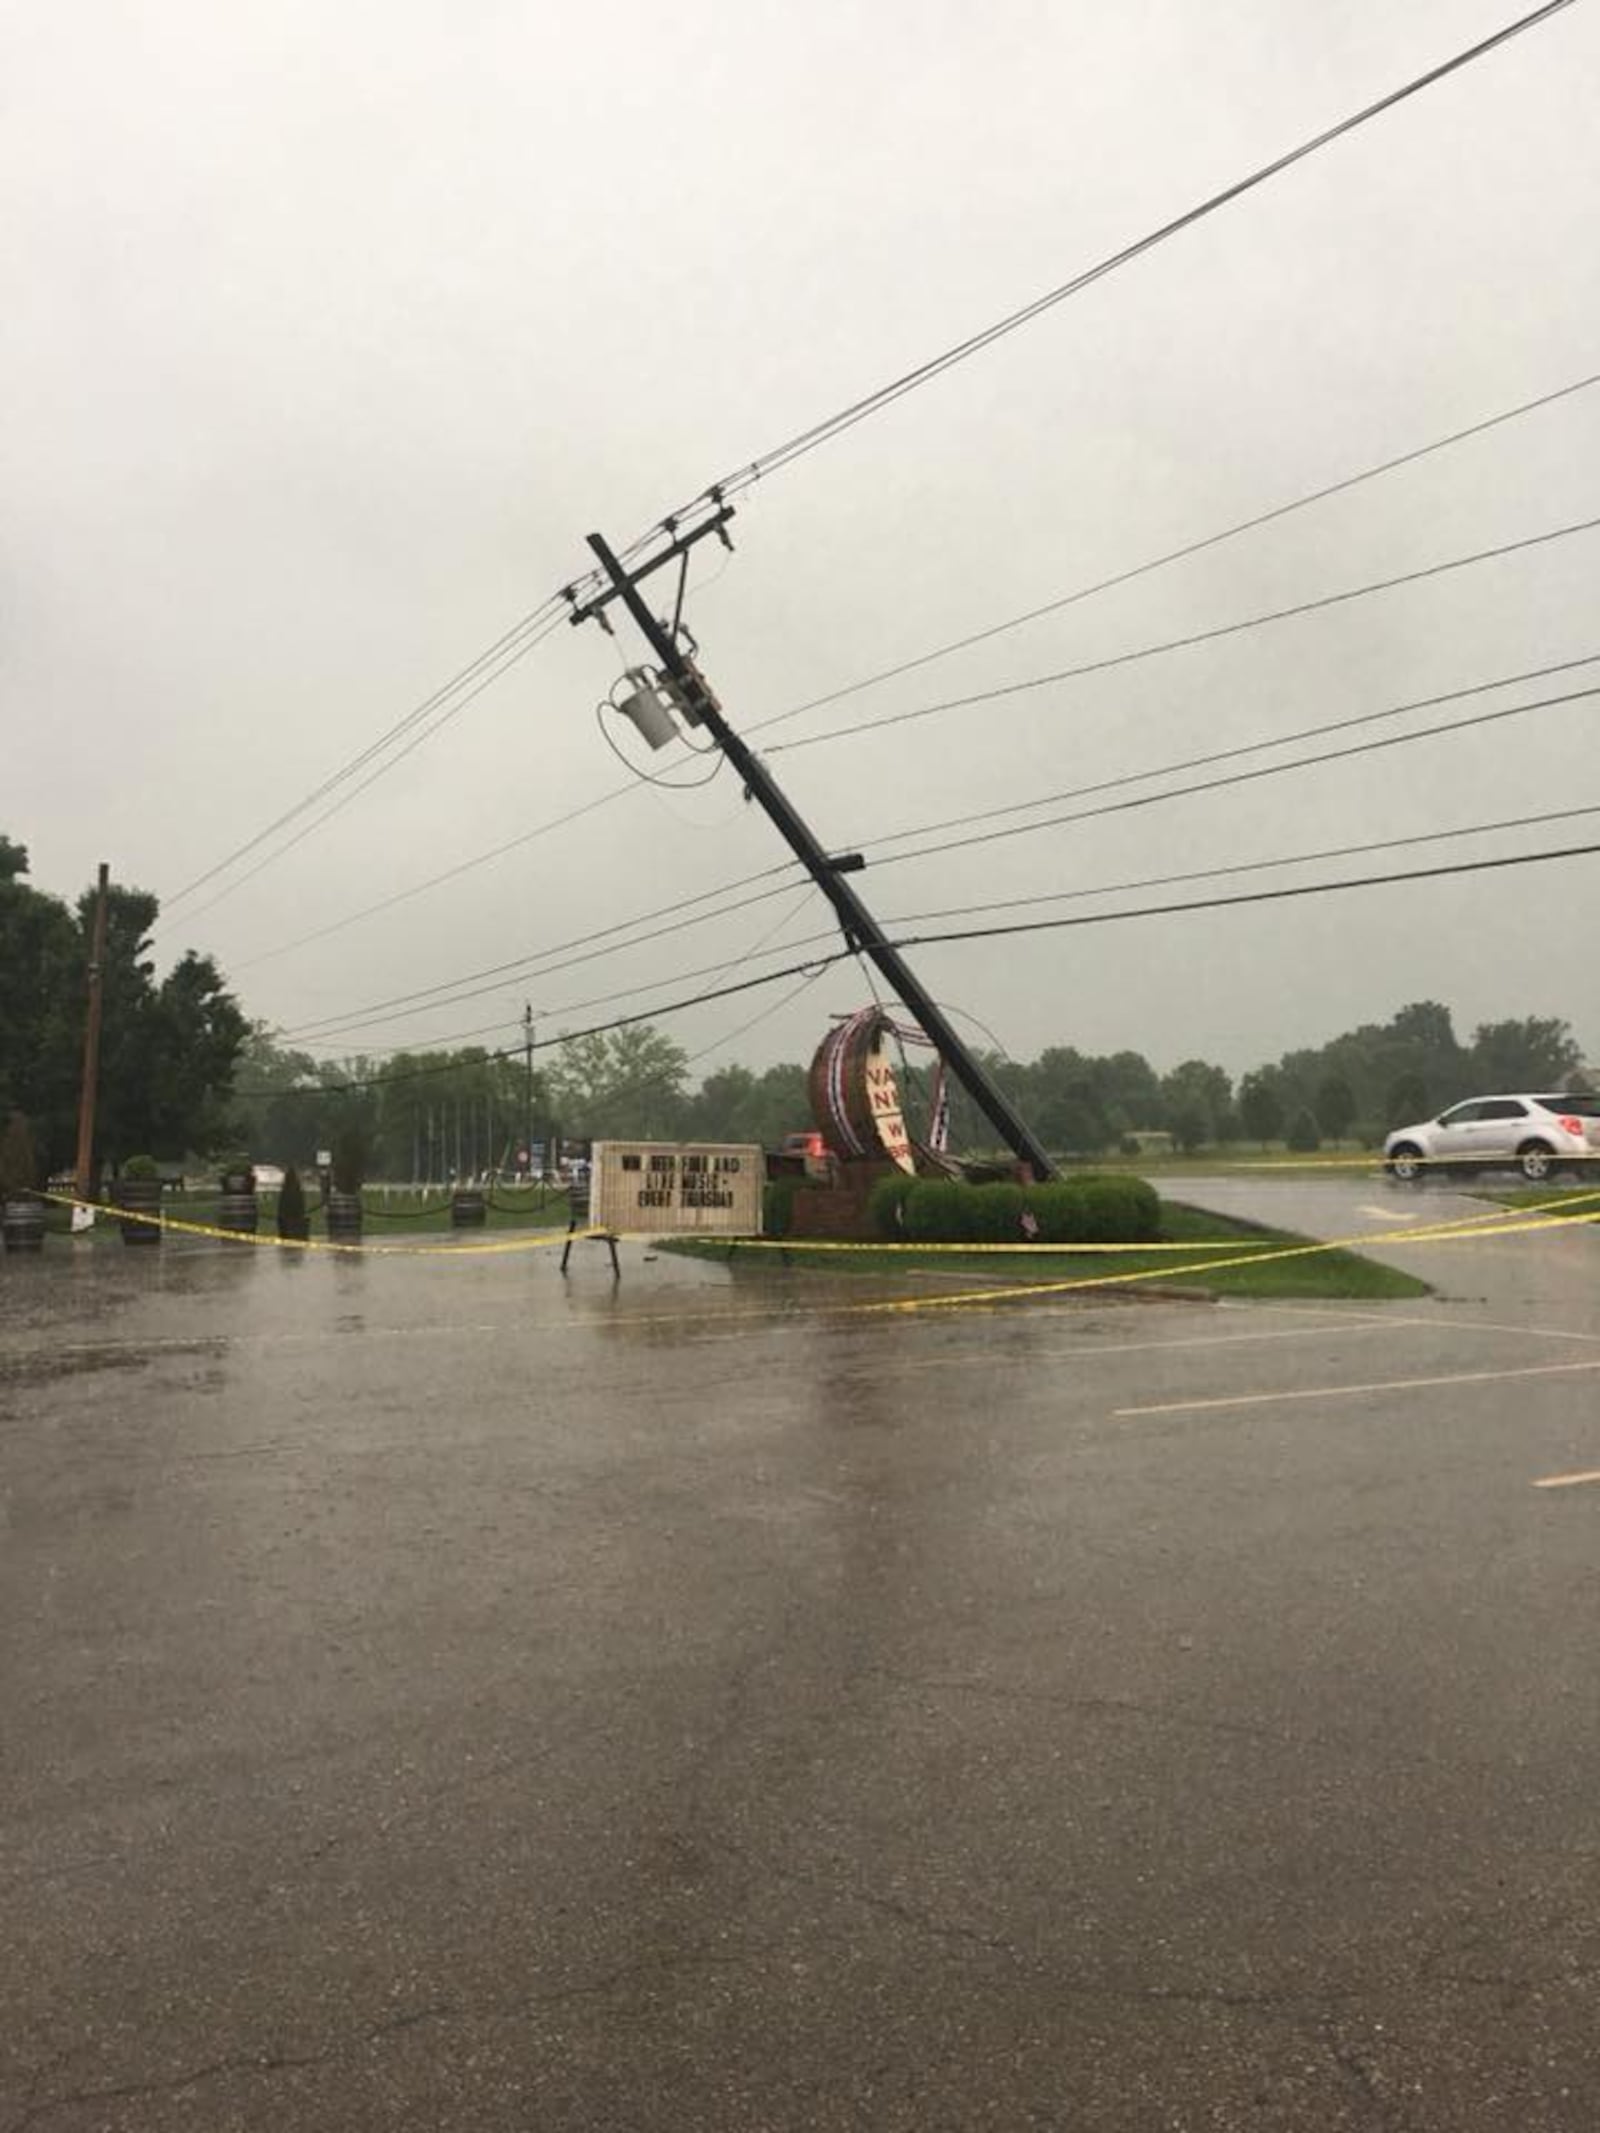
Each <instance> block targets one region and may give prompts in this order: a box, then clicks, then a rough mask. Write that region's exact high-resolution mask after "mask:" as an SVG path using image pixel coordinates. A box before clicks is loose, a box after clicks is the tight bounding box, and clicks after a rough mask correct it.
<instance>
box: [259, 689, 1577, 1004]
mask: <svg viewBox="0 0 1600 2133" xmlns="http://www.w3.org/2000/svg"><path fill="white" fill-rule="evenodd" d="M1596 659H1600V653H1589V654H1586V655H1584V657H1582V658H1579V659H1572V660H1562V661H1559V662H1556V663H1554V664H1553V665H1550V666H1547V667H1537V668H1531V669H1528V670H1526V671H1525V672H1523V673H1519V674H1511V675H1502V676H1499V677H1497V678H1496V679H1494V680H1492V681H1487V682H1478V683H1472V684H1469V685H1467V686H1465V687H1462V688H1459V689H1451V690H1443V691H1440V692H1439V693H1438V694H1436V695H1433V696H1426V697H1419V698H1415V699H1413V700H1412V701H1410V702H1408V703H1403V704H1397V705H1391V706H1389V707H1388V708H1386V709H1384V710H1380V711H1368V712H1362V713H1359V714H1358V715H1356V716H1355V717H1352V718H1342V719H1331V720H1324V721H1322V722H1320V723H1318V724H1316V725H1313V726H1307V727H1302V728H1300V729H1298V730H1297V731H1295V732H1292V733H1286V734H1279V735H1275V736H1273V737H1271V738H1269V739H1266V740H1259V741H1249V742H1245V743H1242V744H1240V745H1238V746H1236V747H1232V748H1223V749H1214V750H1212V751H1210V752H1209V753H1207V754H1204V755H1198V756H1190V757H1187V758H1184V759H1182V760H1180V761H1178V762H1176V763H1169V764H1164V765H1158V766H1156V767H1154V768H1152V769H1149V770H1142V771H1131V772H1127V773H1124V774H1123V775H1122V776H1120V777H1116V778H1107V779H1101V780H1098V781H1097V782H1095V783H1093V784H1088V785H1082V786H1077V787H1069V788H1067V789H1066V790H1064V791H1061V792H1056V793H1047V794H1044V795H1041V796H1040V797H1039V798H1038V799H1035V800H1029V801H1023V802H1020V803H1017V805H1015V806H1010V807H1002V808H990V809H983V810H979V811H976V812H974V813H971V814H967V815H959V816H954V817H950V818H947V819H946V820H944V821H940V822H935V823H927V824H923V825H922V826H921V827H919V828H917V829H910V830H896V831H891V832H889V833H888V834H887V835H886V836H884V837H882V838H879V839H877V840H875V841H874V840H865V841H866V842H867V843H868V845H869V849H871V850H872V851H873V852H874V853H876V854H878V856H877V857H875V859H874V862H873V863H874V864H875V865H877V866H880V867H882V866H889V865H892V864H894V863H895V862H896V861H898V860H901V859H919V858H924V857H928V856H930V855H935V854H938V853H942V852H945V851H949V850H957V849H961V848H962V847H964V846H965V845H968V844H974V843H984V842H987V841H990V839H991V838H994V837H1010V836H1020V835H1026V834H1028V833H1030V832H1032V831H1034V830H1040V829H1050V828H1056V827H1059V826H1061V825H1062V824H1064V823H1070V822H1080V821H1086V820H1093V819H1096V818H1097V817H1099V816H1102V815H1107V814H1115V813H1118V812H1122V811H1124V810H1127V809H1131V808H1135V807H1145V806H1152V805H1154V804H1156V803H1157V802H1159V801H1163V800H1175V799H1184V798H1189V797H1191V796H1194V795H1196V794H1201V793H1207V792H1213V791H1216V790H1219V789H1221V788H1223V787H1225V786H1228V785H1233V784H1242V783H1249V782H1252V781H1254V780H1256V779H1259V778H1265V777H1276V776H1278V775H1279V774H1280V773H1283V772H1287V771H1291V770H1300V769H1305V768H1308V767H1313V766H1315V765H1317V764H1320V763H1323V762H1329V761H1339V760H1342V759H1344V758H1345V757H1348V756H1353V755H1361V754H1365V753H1371V752H1373V751H1375V750H1376V749H1378V748H1387V747H1396V746H1403V745H1405V744H1407V743H1408V742H1410V741H1412V740H1428V739H1433V738H1436V737H1437V736H1438V735H1439V734H1441V733H1454V732H1459V731H1463V730H1466V729H1468V728H1470V727H1472V726H1474V725H1477V724H1483V723H1490V722H1493V721H1496V720H1499V719H1502V718H1512V717H1519V716H1521V715H1523V714H1524V713H1525V712H1530V711H1534V710H1540V709H1545V708H1549V707H1551V706H1554V705H1559V704H1563V703H1567V702H1572V701H1578V700H1581V699H1583V698H1584V697H1587V696H1590V695H1594V694H1596V693H1600V691H1597V690H1594V689H1589V690H1578V691H1574V692H1571V693H1570V694H1565V695H1559V696H1554V697H1550V698H1542V699H1539V700H1538V701H1537V702H1535V703H1533V704H1528V705H1511V706H1508V707H1504V708H1503V709H1501V710H1498V711H1494V712H1489V713H1487V714H1484V715H1483V716H1482V717H1480V718H1473V719H1456V720H1449V721H1446V722H1443V723H1442V724H1440V725H1437V726H1429V727H1423V728H1421V729H1419V730H1418V731H1417V732H1415V733H1413V734H1401V735H1394V736H1385V737H1383V738H1381V739H1375V740H1370V741H1368V742H1366V743H1364V744H1362V745H1360V746H1356V747H1351V748H1343V749H1332V750H1326V751H1322V752H1320V753H1318V754H1315V755H1310V756H1302V757H1293V758H1291V759H1290V760H1288V761H1286V762H1281V763H1270V764H1265V765H1260V766H1257V767H1255V768H1253V769H1250V770H1248V771H1244V772H1241V773H1235V774H1233V775H1231V776H1225V777H1220V778H1208V779H1204V780H1201V781H1199V782H1197V783H1195V784H1193V785H1187V786H1179V787H1177V788H1175V789H1169V790H1166V791H1162V792H1155V793H1144V794H1140V795H1137V796H1136V797H1134V798H1132V799H1124V800H1120V801H1117V802H1114V803H1112V804H1110V805H1106V806H1100V807H1092V808H1083V809H1079V810H1076V811H1075V812H1073V813H1070V814H1065V815H1053V816H1049V817H1047V818H1045V819H1044V820H1041V821H1036V822H1027V823H1021V824H1017V825H1014V826H1013V827H1012V828H1011V829H1008V830H1003V831H998V832H990V833H988V835H987V836H978V837H971V838H958V839H950V840H947V841H945V842H942V843H938V844H933V845H926V846H918V847H917V849H915V850H914V851H910V852H893V851H890V852H885V851H884V850H883V847H885V846H887V845H892V844H895V843H897V842H904V841H906V840H907V839H912V838H916V837H920V836H931V835H934V834H936V833H937V832H938V831H941V830H945V829H960V828H965V827H966V826H968V825H969V824H971V823H978V822H986V821H991V820H993V819H995V818H996V817H998V816H1005V815H1010V814H1015V813H1019V812H1021V811H1023V810H1025V809H1033V808H1037V807H1044V806H1049V805H1052V804H1054V803H1055V802H1057V801H1061V800H1073V799H1082V798H1086V797H1092V796H1094V795H1096V794H1099V793H1103V792H1107V791H1114V790H1120V789H1122V788H1125V787H1126V786H1128V785H1131V784H1143V783H1146V782H1148V781H1149V780H1151V779H1153V778H1161V777H1172V776H1177V775H1179V774H1181V773H1182V772H1184V771H1187V770H1193V769H1200V768H1208V767H1211V766H1213V765H1215V764H1217V763H1222V762H1230V761H1235V760H1237V759H1238V758H1239V757H1241V756H1248V755H1258V754H1261V753H1263V752H1264V751H1266V750H1268V749H1274V748H1281V747H1288V746H1290V745H1292V744H1293V743H1294V742H1296V741H1301V740H1308V739H1313V738H1319V737H1321V736H1323V735H1325V734H1330V733H1342V732H1348V731H1351V730H1355V729H1359V728H1362V727H1365V726H1370V725H1374V724H1376V723H1378V722H1380V721H1384V720H1388V719H1392V718H1399V717H1402V716H1404V715H1406V714H1408V713H1411V712H1414V711H1419V710H1427V709H1430V708H1433V707H1435V706H1437V705H1440V704H1446V703H1454V702H1457V701H1459V700H1461V699H1462V698H1470V697H1473V696H1480V695H1484V694H1487V693H1490V692H1491V691H1493V690H1496V689H1502V688H1507V687H1509V686H1512V685H1513V684H1514V683H1517V682H1520V681H1528V680H1537V679H1542V678H1544V677H1546V676H1548V675H1550V674H1556V673H1565V672H1569V671H1571V670H1572V669H1573V668H1575V667H1581V666H1587V665H1592V664H1593V663H1594V662H1595V660H1596ZM852 841H853V842H857V843H859V842H862V841H863V840H859V839H857V840H852ZM789 871H790V863H789V862H787V861H785V862H782V863H780V864H778V865H776V866H772V867H768V868H765V869H763V870H762V871H760V872H758V873H756V874H751V875H746V876H743V877H741V878H740V879H739V880H736V881H732V882H726V883H723V884H721V885H720V886H719V887H717V888H712V889H706V890H703V891H701V892H700V893H699V894H698V895H695V896H690V897H685V898H683V899H681V900H680V902H678V903H676V904H669V905H667V906H666V907H665V908H664V909H663V910H661V911H657V912H647V913H642V914H637V915H635V916H634V917H632V918H629V919H622V920H619V921H617V922H616V923H615V924H614V925H611V926H605V927H600V928H598V929H596V930H595V931H593V932H591V933H586V934H580V935H578V936H576V937H575V938H574V939H572V940H569V941H563V942H558V943H555V944H552V945H551V946H550V947H548V948H544V949H541V950H538V951H536V952H535V953H532V954H530V955H527V956H524V957H519V958H514V959H513V960H511V961H509V962H505V963H496V964H490V965H488V966H486V967H485V968H483V969H480V970H474V971H465V972H462V973H460V974H459V975H457V976H456V977H453V978H448V979H445V980H443V981H441V982H440V983H439V984H437V985H431V986H424V987H420V988H418V989H416V990H414V991H412V992H408V993H399V994H395V995H392V996H391V997H389V998H387V999H384V1000H376V1001H370V1002H368V1003H367V1004H366V1005H365V1006H363V1007H360V1008H355V1009H352V1010H349V1011H347V1012H345V1013H343V1014H339V1015H326V1016H322V1017H320V1018H318V1019H317V1020H315V1021H312V1022H305V1023H300V1024H296V1025H294V1026H293V1027H291V1028H290V1029H288V1030H286V1031H284V1032H283V1036H284V1038H285V1039H286V1041H289V1042H291V1043H292V1042H294V1041H296V1040H301V1041H309V1042H312V1043H328V1042H330V1041H331V1040H333V1039H335V1038H337V1037H339V1036H340V1035H341V1034H343V1033H344V1032H346V1031H359V1030H362V1029H366V1028H376V1027H381V1026H382V1024H383V1023H384V1022H385V1021H397V1020H400V1019H401V1018H402V1016H403V1015H405V1014H408V1013H411V1012H413V1011H416V1010H421V1011H424V1012H431V1011H433V1010H436V1009H443V1008H448V1007H456V1006H461V1005H464V1004H465V1003H466V1002H467V1001H468V1000H474V999H481V998H483V997H484V996H485V995H486V994H489V993H493V992H496V991H498V990H500V989H501V987H502V986H503V985H504V984H505V983H506V982H508V981H509V979H510V978H511V977H513V976H516V977H518V978H522V977H525V976H526V977H551V976H554V975H556V974H557V972H558V971H561V970H566V969H572V968H574V967H577V966H578V965H580V964H583V963H588V962H594V961H597V960H600V959H602V958H603V957H604V956H605V955H608V954H614V953H619V952H621V951H623V950H626V949H629V948H633V947H638V946H643V945H644V944H645V943H647V942H649V941H653V940H657V939H664V938H668V937H670V936H672V935H675V934H677V933H681V932H687V931H689V930H691V929H692V928H693V927H694V926H696V925H700V924H704V923H707V922H709V921H713V920H716V919H719V918H724V917H727V916H729V915H730V913H731V911H732V910H733V909H735V908H737V909H740V910H742V909H745V908H748V907H749V906H750V905H752V904H755V903H760V902H766V901H769V900H770V899H771V898H773V897H775V896H781V895H783V894H785V893H786V891H787V888H788V886H789V885H788V884H787V883H780V884H778V885H777V886H775V887H773V888H771V889H769V890H765V891H763V893H762V894H761V895H760V896H757V897H743V898H741V900H740V902H739V903H738V904H737V905H736V906H729V905H720V904H719V905H718V908H716V909H714V910H711V911H702V912H699V914H698V915H697V916H696V917H693V918H686V919H679V918H678V914H680V913H683V912H688V911H694V910H695V909H696V907H697V906H699V905H702V904H706V903H714V902H716V900H717V899H719V898H722V897H727V896H732V895H735V894H737V892H738V891H740V890H742V889H745V888H748V887H750V886H752V885H754V884H756V883H759V882H762V881H766V880H770V879H771V878H772V877H773V876H774V875H781V874H786V873H787V872H789ZM656 917H662V918H666V919H668V920H676V921H677V922H675V923H669V924H667V925H664V926H660V927H656V928H653V929H652V930H651V931H649V932H645V933H642V934H641V933H639V932H638V931H637V929H638V928H639V927H641V926H645V925H647V924H648V923H649V921H650V920H651V919H652V918H656ZM618 935H626V936H628V937H627V938H624V939H617V938H616V936H618ZM819 937H820V938H826V937H827V936H826V935H824V936H819ZM605 941H611V942H612V943H613V945H612V946H611V947H607V948H595V947H594V945H593V944H595V943H597V942H605ZM574 949H592V950H593V952H591V953H589V954H580V955H570V954H569V953H568V951H570V950H574ZM561 956H565V957H566V958H567V960H565V961H560V962H557V961H554V960H552V959H553V958H556V957H561ZM535 964H537V965H539V966H540V967H539V968H538V969H534V968H533V966H534V965H535ZM710 967H713V968H714V967H716V966H710ZM693 974H694V975H697V976H698V975H702V974H703V973H700V972H696V973H693ZM483 981H486V982H483ZM667 982H672V981H670V980H669V981H667ZM480 1033H481V1032H480V1031H472V1032H467V1033H465V1034H468V1035H477V1034H480ZM432 1041H435V1042H442V1041H445V1040H442V1039H436V1040H432Z"/></svg>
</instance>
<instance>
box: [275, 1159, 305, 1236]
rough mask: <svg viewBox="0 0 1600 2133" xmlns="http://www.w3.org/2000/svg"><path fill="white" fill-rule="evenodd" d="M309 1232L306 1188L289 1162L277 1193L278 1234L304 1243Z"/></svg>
mask: <svg viewBox="0 0 1600 2133" xmlns="http://www.w3.org/2000/svg"><path fill="white" fill-rule="evenodd" d="M310 1234H311V1216H310V1213H309V1212H308V1210H307V1208H306V1189H305V1187H304V1186H303V1185H302V1184H301V1182H300V1173H299V1171H298V1170H296V1169H295V1167H294V1165H293V1163H291V1164H290V1165H289V1167H288V1169H287V1170H286V1171H285V1172H284V1173H283V1184H282V1186H281V1188H280V1189H279V1193H278V1235H279V1236H280V1237H289V1238H292V1239H293V1241H294V1242H295V1243H296V1244H304V1242H305V1241H306V1239H307V1238H308V1237H309V1236H310Z"/></svg>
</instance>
